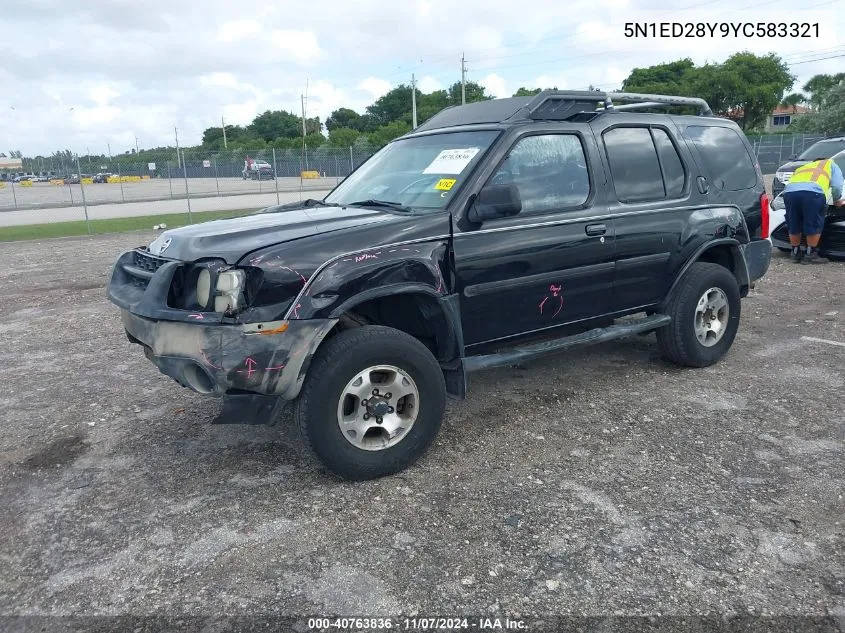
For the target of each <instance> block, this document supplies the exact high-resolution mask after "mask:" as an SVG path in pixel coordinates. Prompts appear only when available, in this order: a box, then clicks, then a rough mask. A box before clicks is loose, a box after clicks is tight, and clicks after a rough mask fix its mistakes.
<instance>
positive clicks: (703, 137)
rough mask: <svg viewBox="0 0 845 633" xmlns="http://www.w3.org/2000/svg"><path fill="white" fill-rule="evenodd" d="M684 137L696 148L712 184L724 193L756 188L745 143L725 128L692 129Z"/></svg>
mask: <svg viewBox="0 0 845 633" xmlns="http://www.w3.org/2000/svg"><path fill="white" fill-rule="evenodd" d="M686 136H687V138H689V139H690V140H691V141H692V142H693V143H695V146H696V147H697V148H698V151H699V153H700V154H701V158H702V160H703V161H704V164H705V166H706V167H707V170H708V171H709V172H710V180H711V181H712V182H713V184H714V185H715V186H716V187H718V188H720V189H724V190H726V191H740V190H742V189H751V188H752V187H753V186H755V185H756V184H757V171H756V169H755V167H754V161H753V160H752V159H751V156H750V155H749V154H748V149H747V148H746V147H745V143H744V142H743V141H742V139H741V138H740V136H739V134H737V133H736V131H735V130H732V129H731V128H728V127H719V126H708V127H705V126H702V125H691V126H689V127H688V128H687V129H686Z"/></svg>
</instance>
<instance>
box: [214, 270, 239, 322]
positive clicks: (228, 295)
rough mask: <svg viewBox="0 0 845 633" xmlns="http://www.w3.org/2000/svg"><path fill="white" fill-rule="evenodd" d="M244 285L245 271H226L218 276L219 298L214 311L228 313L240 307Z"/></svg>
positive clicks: (215, 299) (216, 300)
mask: <svg viewBox="0 0 845 633" xmlns="http://www.w3.org/2000/svg"><path fill="white" fill-rule="evenodd" d="M243 285H244V271H242V270H226V271H223V272H222V273H220V274H219V275H218V276H217V296H216V297H215V298H214V311H215V312H226V310H234V309H235V308H237V307H238V305H239V302H240V297H241V290H242V289H243Z"/></svg>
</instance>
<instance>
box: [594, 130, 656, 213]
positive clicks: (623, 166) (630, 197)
mask: <svg viewBox="0 0 845 633" xmlns="http://www.w3.org/2000/svg"><path fill="white" fill-rule="evenodd" d="M602 136H603V138H604V147H605V150H606V151H607V161H608V163H609V164H610V173H611V176H612V177H613V188H614V189H615V190H616V197H617V198H618V199H619V200H620V201H621V202H642V201H645V200H659V199H661V198H664V197H665V196H666V194H665V192H664V190H663V176H662V175H661V173H660V163H659V162H658V160H657V151H656V150H655V149H654V143H653V142H652V140H651V133H650V132H649V131H648V128H644V127H617V128H613V129H612V130H608V131H607V132H605V133H604V134H603V135H602Z"/></svg>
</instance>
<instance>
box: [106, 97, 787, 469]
mask: <svg viewBox="0 0 845 633" xmlns="http://www.w3.org/2000/svg"><path fill="white" fill-rule="evenodd" d="M611 99H613V100H614V101H616V102H617V104H618V103H619V102H621V103H623V104H627V105H622V106H619V107H618V108H617V106H616V105H615V104H613V103H612V102H611ZM655 101H659V102H661V103H662V104H667V105H673V106H683V107H687V108H696V109H697V110H698V112H699V113H700V115H699V116H693V115H684V116H675V115H669V114H654V113H650V112H648V111H645V110H646V109H648V108H653V107H654V102H655ZM597 102H598V103H599V104H600V105H599V107H597ZM767 207H768V196H767V195H766V193H765V188H764V183H763V176H762V174H761V173H760V171H759V168H757V167H756V161H755V159H754V157H753V152H752V148H751V145H750V144H749V142H748V140H747V139H746V138H745V136H744V135H743V133H742V132H741V130H740V129H739V127H738V126H737V125H736V124H735V123H733V122H732V121H729V120H726V119H721V118H716V117H713V116H712V112H711V111H710V108H709V107H708V105H707V104H706V103H705V102H704V101H703V100H701V99H693V98H688V97H666V96H659V97H658V96H654V95H634V94H625V93H618V94H612V95H611V94H604V93H600V92H557V91H545V92H541V93H540V94H538V95H536V96H534V97H514V98H508V99H496V100H491V101H483V102H480V103H473V104H469V105H465V106H457V107H452V108H447V109H445V110H443V111H441V112H440V113H439V114H437V115H435V116H434V117H432V118H431V119H429V120H428V121H427V122H426V123H424V124H423V125H421V126H419V127H418V128H417V129H415V130H414V131H413V132H411V133H409V134H406V135H405V136H403V137H401V138H399V139H397V140H395V141H393V142H391V143H390V144H388V145H387V146H386V147H384V148H383V149H381V150H380V151H379V152H377V153H376V154H375V155H374V156H373V157H371V158H370V159H369V160H368V161H367V162H366V163H364V166H363V167H360V168H359V169H357V170H356V171H355V172H354V173H352V174H351V175H350V176H349V177H347V178H346V179H345V180H344V181H343V182H342V183H341V184H340V185H338V186H337V187H336V188H335V189H334V190H333V191H332V192H331V193H330V194H329V195H328V196H327V197H326V198H325V199H324V200H306V201H304V202H297V203H292V204H290V205H286V206H277V207H269V208H267V209H264V210H262V211H260V212H258V213H256V214H254V215H251V216H245V217H240V218H234V219H228V220H217V221H212V222H207V223H202V224H195V225H192V226H188V227H183V228H176V229H170V230H167V231H164V232H162V233H161V234H160V235H159V236H158V237H157V238H156V239H155V240H153V241H152V242H151V243H150V244H149V245H147V246H140V247H138V248H135V249H132V250H129V251H126V252H124V253H122V254H121V255H120V256H119V257H118V259H117V261H116V263H115V266H114V268H113V270H112V273H111V275H110V278H109V280H108V285H107V293H108V297H109V299H110V300H111V302H112V303H114V304H115V305H116V306H118V307H119V308H120V311H121V319H122V325H123V327H124V329H125V330H126V334H127V336H128V338H129V340H130V341H131V342H132V343H136V344H138V345H140V346H142V347H143V348H144V351H145V354H146V355H147V358H148V359H149V360H150V361H151V362H152V363H154V364H155V365H156V366H157V367H158V368H159V370H160V371H161V372H162V373H164V374H165V375H167V376H170V377H172V378H174V379H175V380H176V381H177V382H178V383H180V384H181V385H183V386H185V387H187V388H189V389H192V390H193V391H196V392H198V393H202V394H209V395H216V396H222V400H223V408H222V412H221V414H220V416H219V417H218V418H217V419H216V422H218V423H264V422H268V421H270V420H272V419H273V417H274V416H275V414H276V411H277V407H278V406H279V405H280V403H282V402H283V401H285V400H295V402H296V404H295V417H296V420H297V422H298V425H299V427H300V429H301V431H302V434H303V437H304V438H305V443H306V444H307V445H308V446H309V447H310V448H311V449H312V450H313V452H314V453H315V454H316V455H317V457H318V458H319V459H320V460H321V461H322V463H323V464H324V465H325V466H326V467H327V468H328V469H329V470H331V471H333V472H334V473H336V474H338V475H340V476H342V477H345V478H348V479H368V478H373V477H380V476H383V475H388V474H391V473H395V472H397V471H400V470H402V469H403V468H405V467H407V466H408V465H409V464H411V463H413V462H414V461H415V460H416V459H418V458H419V457H420V456H421V455H422V454H423V453H424V452H425V451H426V449H427V448H428V447H429V446H430V445H431V444H432V442H433V440H434V438H435V436H436V435H437V432H438V429H439V428H440V425H441V421H442V418H443V414H444V405H445V398H446V395H447V393H448V394H451V395H453V396H455V397H459V398H460V397H464V396H465V394H466V390H467V384H468V379H467V376H468V373H469V372H472V371H474V370H479V369H485V368H488V367H494V366H502V365H509V364H513V363H516V362H521V361H526V360H529V359H532V358H536V357H538V356H542V355H544V354H549V353H552V352H560V351H562V350H566V349H569V348H572V347H575V346H580V345H586V344H591V343H598V342H602V341H611V340H615V339H619V338H621V337H624V336H629V335H634V334H643V333H648V332H656V335H657V344H658V346H659V348H660V349H661V351H662V352H663V354H664V355H665V356H666V357H668V358H669V359H671V360H672V361H674V362H676V363H678V364H680V365H685V366H688V367H704V366H708V365H712V364H714V363H716V362H718V361H719V360H720V359H721V358H722V357H723V356H724V355H725V354H726V353H727V352H728V350H729V349H730V347H731V345H732V344H733V342H734V337H735V336H736V333H737V330H738V328H739V322H740V312H741V301H740V300H741V298H742V297H745V296H746V295H747V294H748V292H749V289H750V288H752V287H753V284H754V282H755V280H757V279H759V278H760V277H762V276H763V275H764V274H765V272H766V270H767V269H768V266H769V260H770V257H771V243H770V242H769V241H768V240H767V239H764V238H765V237H766V236H765V235H763V234H762V232H763V231H765V224H766V222H765V221H764V220H765V219H766V218H767V217H768V216H767ZM699 379H700V380H703V381H705V382H706V381H707V380H709V378H708V374H701V375H700V376H699ZM526 406H529V405H526Z"/></svg>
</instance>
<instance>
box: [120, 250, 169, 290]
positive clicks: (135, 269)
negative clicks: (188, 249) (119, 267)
mask: <svg viewBox="0 0 845 633" xmlns="http://www.w3.org/2000/svg"><path fill="white" fill-rule="evenodd" d="M167 261H169V260H167V259H164V258H163V257H156V256H155V255H151V254H150V253H149V252H146V251H143V250H141V249H138V250H136V251H134V258H133V261H132V265H131V266H127V265H124V266H123V270H124V271H125V272H126V273H127V274H128V275H129V278H130V279H131V280H132V284H133V285H135V286H137V287H139V288H146V287H147V284H149V283H150V279H152V276H153V275H154V274H155V272H156V271H157V270H158V269H159V268H161V267H162V266H163V265H164V264H165V263H167Z"/></svg>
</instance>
